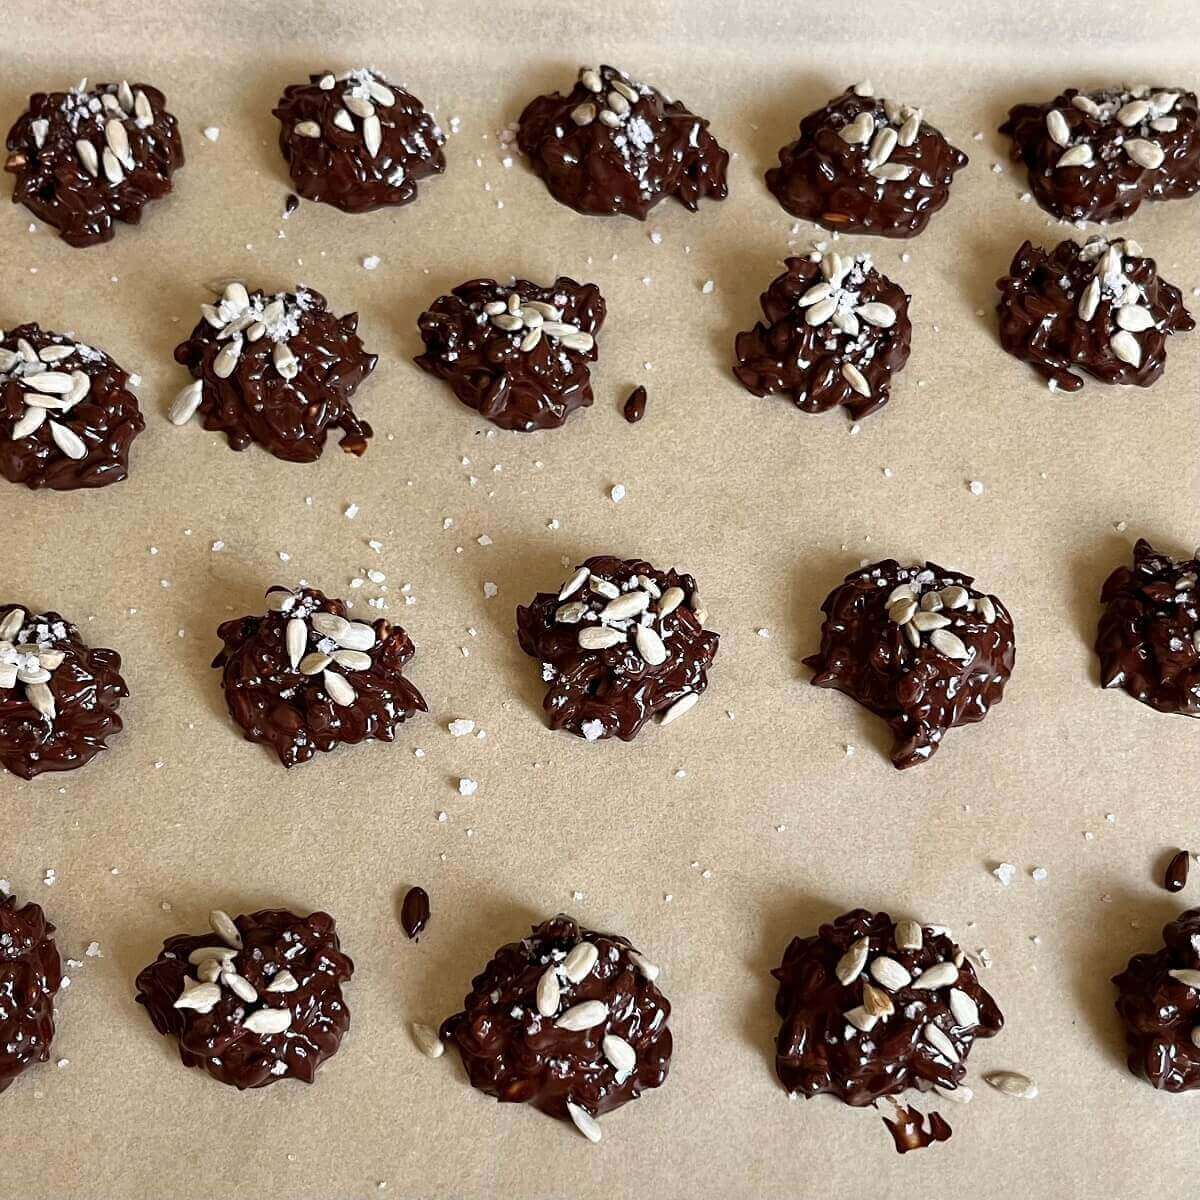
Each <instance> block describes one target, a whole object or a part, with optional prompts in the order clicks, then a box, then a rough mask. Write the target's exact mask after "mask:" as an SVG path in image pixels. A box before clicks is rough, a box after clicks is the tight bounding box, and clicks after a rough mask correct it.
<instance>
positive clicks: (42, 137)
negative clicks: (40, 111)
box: [29, 117, 50, 150]
mask: <svg viewBox="0 0 1200 1200" xmlns="http://www.w3.org/2000/svg"><path fill="white" fill-rule="evenodd" d="M29 129H30V132H31V133H32V134H33V144H34V145H35V146H36V147H37V148H38V149H39V150H40V149H41V148H42V147H43V146H44V145H45V144H46V134H48V133H49V132H50V122H49V121H47V120H44V119H42V118H40V117H39V118H38V120H36V121H30V123H29Z"/></svg>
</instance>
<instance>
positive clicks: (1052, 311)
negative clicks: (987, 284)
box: [996, 237, 1196, 392]
mask: <svg viewBox="0 0 1200 1200" xmlns="http://www.w3.org/2000/svg"><path fill="white" fill-rule="evenodd" d="M1008 271H1009V273H1008V274H1007V275H1006V276H1004V277H1003V278H1002V279H999V280H997V281H996V286H997V287H998V288H999V289H1000V299H999V301H998V302H997V304H996V310H997V312H998V313H999V314H1000V344H1001V345H1002V346H1003V347H1004V349H1005V350H1007V351H1008V352H1009V354H1011V355H1013V356H1014V357H1015V358H1019V359H1022V360H1023V361H1024V362H1027V363H1029V365H1030V366H1031V367H1033V369H1034V370H1035V371H1036V372H1037V373H1038V374H1039V375H1041V376H1042V377H1043V378H1044V379H1045V380H1046V381H1047V382H1048V383H1049V385H1050V387H1051V388H1052V389H1053V390H1056V391H1063V392H1076V391H1078V390H1079V389H1080V388H1081V387H1083V373H1084V372H1086V373H1087V374H1088V375H1091V376H1093V377H1094V378H1096V379H1099V380H1101V381H1102V382H1103V383H1127V384H1136V385H1137V386H1138V387H1149V386H1150V385H1151V384H1152V383H1153V382H1154V381H1155V380H1156V379H1158V377H1159V376H1160V375H1161V374H1162V373H1163V368H1164V366H1165V365H1166V360H1167V337H1168V336H1169V335H1170V334H1172V333H1186V332H1187V331H1188V330H1190V329H1193V328H1195V324H1196V323H1195V321H1194V320H1193V319H1192V317H1191V314H1190V313H1189V312H1188V311H1187V309H1186V308H1184V306H1183V296H1182V295H1181V293H1180V291H1179V289H1178V288H1177V287H1173V286H1172V285H1171V284H1169V283H1167V282H1165V281H1164V280H1162V279H1160V278H1159V277H1158V268H1157V266H1156V264H1155V262H1154V259H1152V258H1146V257H1145V256H1144V255H1143V253H1142V248H1141V246H1139V245H1138V244H1137V243H1136V242H1133V241H1130V240H1128V239H1126V240H1121V239H1116V240H1114V241H1111V242H1110V241H1109V240H1108V239H1107V238H1100V237H1097V238H1091V239H1090V240H1089V241H1087V242H1086V243H1084V244H1083V245H1080V244H1079V243H1078V242H1075V241H1073V240H1071V239H1070V238H1068V239H1067V240H1066V241H1063V242H1059V244H1058V245H1057V246H1056V247H1055V248H1054V251H1053V252H1052V253H1047V252H1046V251H1045V250H1043V249H1041V248H1040V247H1038V246H1034V245H1033V244H1032V243H1031V242H1025V243H1024V245H1022V247H1021V248H1020V250H1018V251H1017V253H1016V256H1015V257H1014V258H1013V261H1012V265H1011V266H1010V267H1009V268H1008Z"/></svg>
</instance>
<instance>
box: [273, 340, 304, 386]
mask: <svg viewBox="0 0 1200 1200" xmlns="http://www.w3.org/2000/svg"><path fill="white" fill-rule="evenodd" d="M271 362H272V363H274V365H275V370H276V371H278V372H279V374H280V375H282V376H283V378H284V379H289V380H290V379H295V378H296V376H297V375H299V374H300V360H299V359H298V358H297V357H296V355H295V354H294V353H293V351H292V348H291V346H289V345H288V344H287V342H276V343H275V344H274V345H273V346H272V347H271Z"/></svg>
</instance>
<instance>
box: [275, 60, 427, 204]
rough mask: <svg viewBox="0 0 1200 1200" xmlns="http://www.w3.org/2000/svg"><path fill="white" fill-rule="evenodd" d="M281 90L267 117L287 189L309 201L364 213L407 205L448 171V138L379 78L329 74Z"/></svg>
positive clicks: (407, 96) (364, 72)
mask: <svg viewBox="0 0 1200 1200" xmlns="http://www.w3.org/2000/svg"><path fill="white" fill-rule="evenodd" d="M308 78H309V82H308V83H306V84H305V83H295V84H292V85H291V86H290V87H288V88H286V89H285V90H284V93H283V96H282V97H281V98H280V100H279V103H278V104H277V105H276V106H275V108H274V109H273V110H272V112H273V114H274V116H276V117H278V118H279V123H280V125H281V126H282V128H281V129H280V131H279V148H280V150H282V151H283V157H284V158H285V159H286V160H287V163H288V167H289V168H290V170H291V175H292V184H293V186H294V187H295V189H296V191H297V192H299V193H300V195H301V196H303V197H304V198H305V199H306V200H318V201H322V202H324V203H325V204H332V205H334V207H336V208H340V209H341V210H342V211H343V212H352V213H361V212H370V211H371V210H372V209H376V208H384V207H386V206H389V205H400V204H411V203H412V202H413V201H414V200H415V199H416V198H417V184H418V183H419V182H420V180H422V179H425V178H427V177H428V176H430V175H440V174H441V173H442V172H443V171H445V169H446V159H445V156H444V155H443V154H442V144H443V143H444V142H445V140H446V139H445V137H444V135H443V134H442V131H441V130H440V129H439V128H438V127H437V123H436V122H435V121H434V119H433V117H431V116H430V115H429V113H427V112H426V111H425V107H424V105H422V103H421V102H420V100H418V99H417V98H416V96H414V95H412V94H411V93H409V92H406V91H405V90H404V88H402V87H399V86H397V85H396V84H394V83H389V82H388V81H387V80H386V79H384V77H383V76H382V75H380V74H379V73H378V72H377V71H372V70H370V69H369V68H367V67H359V68H358V69H356V70H354V71H347V72H345V73H343V74H341V75H336V76H335V75H333V74H332V73H330V72H328V71H326V72H322V73H321V74H318V75H310V76H309V77H308Z"/></svg>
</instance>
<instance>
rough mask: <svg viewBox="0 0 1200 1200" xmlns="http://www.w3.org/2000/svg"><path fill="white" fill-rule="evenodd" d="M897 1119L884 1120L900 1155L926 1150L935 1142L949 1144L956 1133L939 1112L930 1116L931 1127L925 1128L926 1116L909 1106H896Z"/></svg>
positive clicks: (885, 1118)
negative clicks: (951, 1136) (952, 1135)
mask: <svg viewBox="0 0 1200 1200" xmlns="http://www.w3.org/2000/svg"><path fill="white" fill-rule="evenodd" d="M895 1110H896V1119H895V1120H892V1121H890V1120H888V1118H887V1117H884V1118H882V1119H883V1123H884V1124H885V1125H886V1126H887V1127H888V1131H889V1132H890V1133H891V1135H892V1141H893V1142H895V1143H896V1152H897V1153H898V1154H907V1153H908V1152H909V1151H910V1150H924V1149H925V1147H926V1146H932V1145H933V1143H934V1142H948V1141H949V1140H950V1135H951V1134H952V1133H953V1132H954V1131H953V1130H952V1129H951V1128H950V1125H949V1123H948V1122H947V1121H946V1119H945V1118H944V1117H943V1116H942V1114H941V1113H939V1112H931V1113H930V1114H929V1127H928V1128H926V1126H925V1114H924V1113H923V1112H921V1111H920V1110H919V1109H917V1108H915V1107H913V1106H912V1105H909V1106H908V1107H907V1108H906V1107H905V1106H904V1105H903V1104H896V1106H895Z"/></svg>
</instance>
